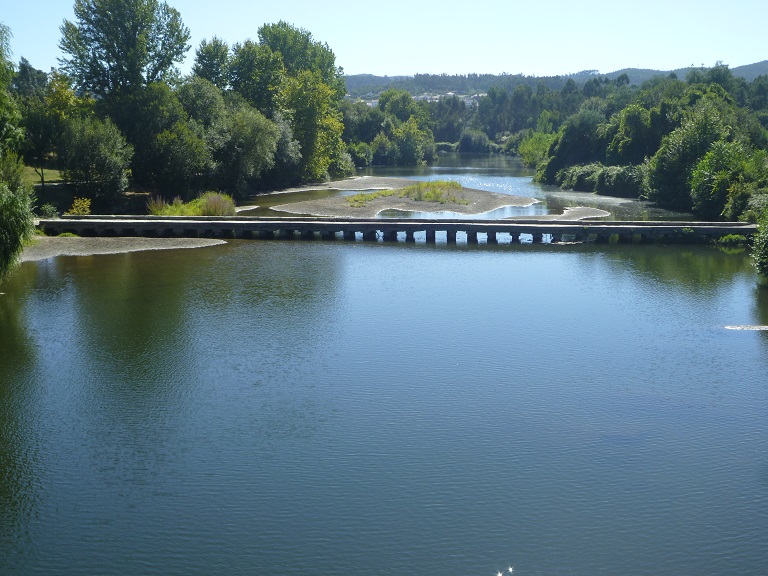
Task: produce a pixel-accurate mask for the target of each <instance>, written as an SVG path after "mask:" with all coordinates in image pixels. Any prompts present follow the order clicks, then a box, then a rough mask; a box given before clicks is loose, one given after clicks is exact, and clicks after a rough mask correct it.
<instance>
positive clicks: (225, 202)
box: [191, 192, 237, 216]
mask: <svg viewBox="0 0 768 576" xmlns="http://www.w3.org/2000/svg"><path fill="white" fill-rule="evenodd" d="M195 203H199V205H200V216H234V215H235V214H237V210H235V201H234V200H232V197H231V196H229V195H227V194H220V193H219V192H206V193H205V194H203V195H202V196H200V198H198V199H197V200H193V201H192V202H191V204H195Z"/></svg>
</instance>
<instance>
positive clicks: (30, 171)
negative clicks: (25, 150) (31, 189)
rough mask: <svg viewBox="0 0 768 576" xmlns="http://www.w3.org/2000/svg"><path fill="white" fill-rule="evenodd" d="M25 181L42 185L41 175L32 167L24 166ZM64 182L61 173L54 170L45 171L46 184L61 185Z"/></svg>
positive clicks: (47, 169)
mask: <svg viewBox="0 0 768 576" xmlns="http://www.w3.org/2000/svg"><path fill="white" fill-rule="evenodd" d="M24 179H25V180H26V181H27V182H29V183H30V184H32V185H36V184H40V174H38V173H37V171H36V170H35V169H34V168H33V167H32V166H24ZM62 182H64V179H63V178H62V177H61V172H60V171H58V170H54V169H53V168H46V169H45V183H46V184H61V183H62Z"/></svg>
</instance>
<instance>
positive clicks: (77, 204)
mask: <svg viewBox="0 0 768 576" xmlns="http://www.w3.org/2000/svg"><path fill="white" fill-rule="evenodd" d="M90 213H91V199H90V198H75V199H74V200H73V201H72V206H71V207H70V209H69V210H67V211H66V212H64V214H66V215H68V216H88V215H89V214H90Z"/></svg>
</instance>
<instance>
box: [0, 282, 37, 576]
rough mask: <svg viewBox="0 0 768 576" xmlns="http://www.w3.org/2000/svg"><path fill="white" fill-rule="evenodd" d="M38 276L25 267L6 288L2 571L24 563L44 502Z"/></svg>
mask: <svg viewBox="0 0 768 576" xmlns="http://www.w3.org/2000/svg"><path fill="white" fill-rule="evenodd" d="M36 276H37V270H36V268H33V267H22V268H20V269H17V270H15V271H14V273H13V274H12V275H11V276H10V277H9V278H8V279H7V280H6V281H5V282H4V283H2V284H0V292H4V294H0V550H2V553H0V571H3V570H4V569H7V570H9V571H13V570H15V569H16V568H17V567H18V566H19V565H21V564H22V563H23V557H24V556H25V553H27V552H28V547H29V546H30V539H31V534H30V521H31V519H32V517H33V516H34V514H35V509H36V507H37V504H38V493H39V476H40V473H41V471H40V469H39V466H38V456H39V448H40V447H39V441H38V439H37V438H36V434H35V430H36V428H37V426H36V424H35V419H36V417H37V416H36V411H35V409H34V407H35V405H36V404H37V399H36V396H37V394H38V390H37V389H36V386H35V385H36V379H35V373H36V370H35V368H36V362H37V360H38V354H37V350H36V345H35V342H34V337H33V335H32V334H31V332H30V330H31V326H30V322H29V318H28V316H27V314H26V308H27V299H28V296H27V292H28V291H29V290H31V289H33V286H34V285H35V283H36ZM9 573H10V572H9Z"/></svg>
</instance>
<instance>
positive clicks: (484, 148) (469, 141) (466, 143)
mask: <svg viewBox="0 0 768 576" xmlns="http://www.w3.org/2000/svg"><path fill="white" fill-rule="evenodd" d="M490 147H491V141H490V140H489V138H488V136H487V135H486V134H485V132H482V131H480V130H464V132H462V133H461V138H459V152H488V151H489V150H490Z"/></svg>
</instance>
